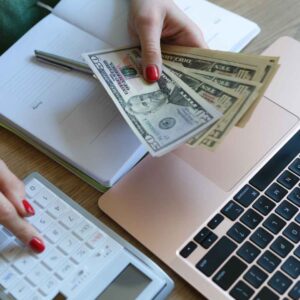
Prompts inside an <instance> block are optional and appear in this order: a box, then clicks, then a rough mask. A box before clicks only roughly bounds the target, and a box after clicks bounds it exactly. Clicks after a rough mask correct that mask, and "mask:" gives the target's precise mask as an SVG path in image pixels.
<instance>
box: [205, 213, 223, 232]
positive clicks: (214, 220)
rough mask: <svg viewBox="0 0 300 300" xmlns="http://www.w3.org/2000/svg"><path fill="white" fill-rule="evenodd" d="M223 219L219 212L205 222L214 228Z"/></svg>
mask: <svg viewBox="0 0 300 300" xmlns="http://www.w3.org/2000/svg"><path fill="white" fill-rule="evenodd" d="M223 220H224V217H223V216H222V215H220V214H216V215H215V216H214V217H213V218H212V219H211V220H210V221H209V222H208V224H207V226H208V227H209V228H210V229H216V228H217V227H218V225H219V224H220V223H221V222H222V221H223Z"/></svg>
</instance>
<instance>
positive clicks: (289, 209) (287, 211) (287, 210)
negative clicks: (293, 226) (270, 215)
mask: <svg viewBox="0 0 300 300" xmlns="http://www.w3.org/2000/svg"><path fill="white" fill-rule="evenodd" d="M275 211H276V212H277V213H278V214H279V215H280V216H282V217H283V218H285V219H286V220H290V219H291V218H292V217H293V216H294V215H295V214H296V213H297V212H298V208H297V207H295V206H294V205H292V204H291V202H289V201H286V200H284V201H282V202H281V203H280V204H279V206H278V207H277V208H276V210H275Z"/></svg>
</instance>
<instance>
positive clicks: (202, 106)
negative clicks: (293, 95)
mask: <svg viewBox="0 0 300 300" xmlns="http://www.w3.org/2000/svg"><path fill="white" fill-rule="evenodd" d="M83 56H84V59H85V60H86V62H87V63H88V65H89V66H90V67H91V69H92V70H93V72H94V74H95V76H96V77H97V78H98V79H99V81H100V82H101V83H102V85H103V87H104V88H105V89H106V91H107V92H108V94H109V95H110V97H111V98H112V100H113V101H114V103H115V105H116V106H117V108H118V109H119V111H120V112H121V114H122V116H123V117H124V119H125V120H126V121H127V123H128V125H129V126H130V127H131V129H132V130H133V132H134V133H135V134H136V135H137V137H138V138H139V139H140V140H141V142H142V143H143V144H144V145H145V146H146V147H147V149H148V150H149V152H150V154H151V155H152V156H161V155H163V154H165V153H167V152H169V151H171V150H173V149H175V148H176V147H178V146H179V145H181V144H183V143H187V144H188V145H189V146H191V147H196V146H201V147H205V148H207V149H209V150H214V149H215V148H216V147H217V146H218V145H219V144H220V143H221V141H222V139H224V137H225V136H226V134H228V132H229V131H230V129H231V128H232V127H233V126H235V125H237V126H240V127H243V126H244V125H245V124H246V122H247V121H248V120H249V118H250V116H251V113H252V112H253V110H254V109H255V107H256V105H257V103H258V102H259V100H260V98H261V96H262V95H263V93H264V91H265V90H266V88H267V86H268V85H269V83H270V82H271V80H272V78H273V76H274V74H275V73H276V71H277V69H278V67H279V65H278V58H277V57H267V56H258V55H249V54H238V53H230V52H223V51H214V50H208V49H200V48H190V47H181V46H171V45H162V57H163V68H162V73H161V78H160V79H159V80H158V81H157V82H156V83H152V84H149V83H147V82H146V81H145V80H144V79H143V75H142V70H141V51H140V49H139V48H137V47H135V48H127V49H119V50H111V51H99V52H96V53H89V54H84V55H83Z"/></svg>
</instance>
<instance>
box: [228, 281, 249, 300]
mask: <svg viewBox="0 0 300 300" xmlns="http://www.w3.org/2000/svg"><path fill="white" fill-rule="evenodd" d="M229 294H230V296H231V297H232V298H234V299H236V300H248V299H250V298H251V296H252V295H253V294H254V290H253V289H251V288H250V287H249V286H248V285H247V284H246V283H245V282H243V281H239V282H238V283H237V284H236V285H235V286H234V287H233V288H232V290H231V291H230V293H229Z"/></svg>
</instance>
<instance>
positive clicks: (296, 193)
mask: <svg viewBox="0 0 300 300" xmlns="http://www.w3.org/2000/svg"><path fill="white" fill-rule="evenodd" d="M287 198H288V199H289V200H290V201H292V202H293V203H294V204H296V205H297V206H300V188H298V187H295V188H294V189H293V190H292V191H291V192H290V193H289V194H288V196H287Z"/></svg>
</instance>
